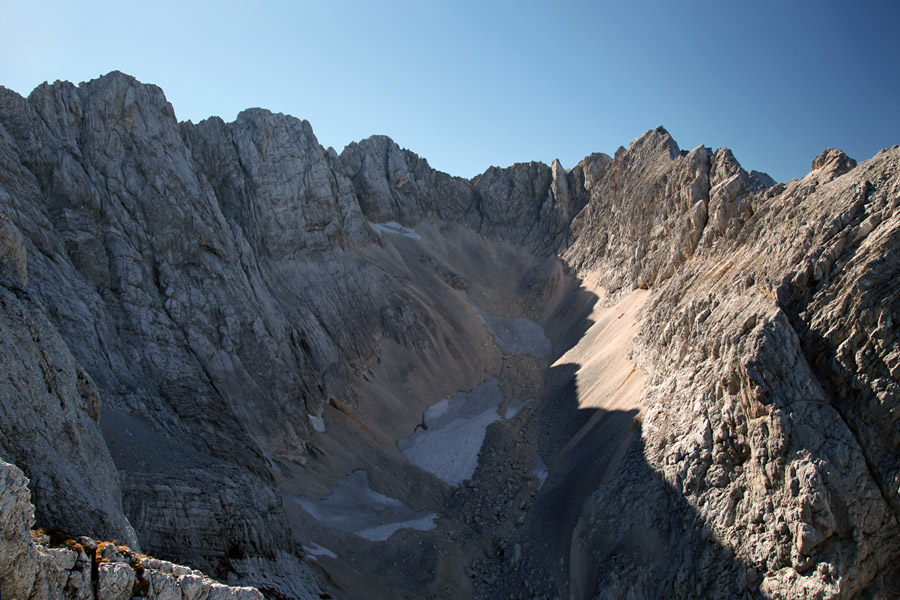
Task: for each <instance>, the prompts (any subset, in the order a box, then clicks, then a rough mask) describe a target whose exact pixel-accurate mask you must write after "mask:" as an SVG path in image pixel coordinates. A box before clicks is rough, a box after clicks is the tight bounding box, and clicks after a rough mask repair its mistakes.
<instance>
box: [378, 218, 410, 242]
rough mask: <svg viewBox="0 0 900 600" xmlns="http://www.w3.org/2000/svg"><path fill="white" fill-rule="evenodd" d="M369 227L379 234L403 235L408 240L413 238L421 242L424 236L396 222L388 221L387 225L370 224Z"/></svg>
mask: <svg viewBox="0 0 900 600" xmlns="http://www.w3.org/2000/svg"><path fill="white" fill-rule="evenodd" d="M369 227H371V228H372V229H374V230H375V231H376V232H377V233H382V234H383V233H390V234H392V235H402V236H406V237H408V238H412V239H414V240H421V239H422V236H421V235H419V234H418V233H416V230H415V229H410V228H408V227H404V226H403V225H401V224H400V223H397V222H395V221H388V222H387V223H369Z"/></svg>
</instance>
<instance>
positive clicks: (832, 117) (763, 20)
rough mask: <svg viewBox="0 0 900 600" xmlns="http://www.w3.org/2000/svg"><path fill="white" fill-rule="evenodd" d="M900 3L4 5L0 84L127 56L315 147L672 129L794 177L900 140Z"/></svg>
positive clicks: (442, 163) (480, 159) (638, 0)
mask: <svg viewBox="0 0 900 600" xmlns="http://www.w3.org/2000/svg"><path fill="white" fill-rule="evenodd" d="M898 30H900V3H898V2H896V0H890V1H875V0H860V1H857V2H847V1H844V2H829V1H826V0H818V1H817V0H780V1H769V0H760V1H756V2H747V3H738V2H729V1H724V2H723V1H722V0H718V1H715V2H713V1H693V0H685V1H682V2H674V1H671V0H669V1H661V0H660V1H653V0H635V1H631V2H628V1H626V2H622V1H621V0H619V1H617V2H604V1H594V2H554V3H550V2H532V1H527V0H520V1H515V2H513V1H495V2H490V1H488V0H482V2H468V1H465V0H457V1H454V2H442V1H434V2H428V1H426V0H420V1H418V2H406V1H390V0H383V1H381V2H374V1H349V0H319V1H317V2H308V1H305V0H296V1H293V2H288V1H284V2H274V1H265V0H262V1H258V2H255V3H250V2H223V1H219V2H188V1H186V0H183V1H181V2H171V1H169V0H155V1H154V2H140V3H138V2H115V3H113V2H91V1H89V0H82V1H80V2H61V1H56V0H53V1H43V2H38V1H30V2H29V1H19V0H3V2H2V3H0V85H3V86H5V87H8V88H11V89H13V90H15V91H17V92H19V93H21V94H23V95H27V94H28V93H29V92H30V91H31V89H33V88H34V87H35V86H36V85H38V84H39V83H41V82H43V81H45V80H49V81H54V80H56V79H64V80H70V81H73V82H76V83H77V82H80V81H85V80H89V79H93V78H95V77H97V76H99V75H101V74H103V73H107V72H109V71H111V70H114V69H118V70H121V71H124V72H126V73H129V74H131V75H134V76H135V77H137V78H138V79H140V80H141V81H144V82H147V83H154V84H157V85H159V86H160V87H162V88H163V90H164V91H165V92H166V95H167V97H168V99H169V100H170V101H171V102H172V104H173V105H174V107H175V112H176V115H177V116H178V118H179V119H190V120H192V121H195V122H197V121H200V120H202V119H204V118H206V117H208V116H210V115H219V116H221V117H222V118H224V119H226V120H229V121H230V120H232V119H234V117H235V116H236V114H237V113H238V112H239V111H240V110H242V109H244V108H247V107H251V106H262V107H264V108H268V109H271V110H273V111H276V112H284V113H288V114H292V115H294V116H297V117H300V118H304V119H307V120H309V121H310V123H311V124H312V126H313V130H314V131H315V132H316V135H317V137H318V138H319V141H320V142H321V143H322V144H323V145H325V146H334V147H335V148H336V149H337V150H338V151H340V150H341V149H342V148H343V147H344V146H345V145H346V144H347V143H349V142H351V141H355V140H359V139H362V138H365V137H367V136H369V135H373V134H386V135H389V136H390V137H392V138H393V139H394V140H395V141H396V142H397V143H398V144H400V145H401V146H403V147H406V148H409V149H411V150H413V151H414V152H416V153H418V154H420V155H421V156H424V157H425V158H427V159H428V160H429V162H430V163H431V164H432V166H434V167H436V168H438V169H441V170H444V171H447V172H449V173H452V174H454V175H461V176H465V177H471V176H474V175H476V174H477V173H480V172H483V171H484V170H485V169H486V168H487V167H488V166H491V165H497V166H507V165H510V164H512V163H514V162H522V161H528V160H541V161H544V162H548V163H549V162H550V161H552V160H553V159H554V158H559V159H560V160H561V161H562V163H563V165H564V166H565V167H572V166H574V165H575V164H576V163H577V162H578V161H579V160H580V159H581V158H583V157H584V156H585V155H587V154H590V153H591V152H607V153H610V154H612V153H613V152H615V150H616V148H617V147H618V146H620V145H626V146H627V145H628V143H629V142H630V141H631V140H632V139H634V138H635V137H637V136H639V135H640V134H641V133H643V132H644V131H646V130H648V129H651V128H653V127H656V126H657V125H663V126H665V127H666V128H667V129H668V130H669V132H670V133H671V134H672V135H673V136H674V138H675V139H676V140H677V141H678V143H679V145H680V146H681V147H682V148H684V149H691V148H693V147H695V146H697V145H699V144H705V145H707V146H710V147H713V148H717V147H720V146H727V147H729V148H732V150H733V151H734V153H735V155H736V156H737V158H738V160H740V161H741V163H742V164H743V165H744V166H745V167H746V168H748V169H757V170H762V171H767V172H768V173H769V174H771V175H772V176H773V177H775V178H776V179H778V180H782V181H783V180H789V179H791V178H793V177H800V176H802V175H804V174H805V173H806V172H807V171H808V170H809V164H810V162H811V161H812V159H813V158H814V157H815V156H816V155H817V154H818V153H819V152H820V151H821V150H823V149H824V148H826V147H829V146H834V147H838V148H843V149H844V150H845V151H846V152H847V153H848V154H850V155H851V156H853V157H854V158H857V159H866V158H869V157H871V156H872V155H873V154H875V153H876V152H877V151H878V150H879V149H881V148H882V147H885V146H891V145H894V144H897V143H900V41H898V40H900V37H898V35H897V31H898Z"/></svg>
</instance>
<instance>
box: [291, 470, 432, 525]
mask: <svg viewBox="0 0 900 600" xmlns="http://www.w3.org/2000/svg"><path fill="white" fill-rule="evenodd" d="M286 497H287V498H288V499H289V500H292V501H294V502H296V503H297V504H299V505H300V507H301V508H302V509H303V510H305V511H306V512H307V513H309V514H310V515H311V516H312V517H314V518H315V519H316V520H317V521H319V522H320V523H322V524H323V525H326V526H328V527H332V528H334V529H338V530H340V531H346V532H347V533H352V534H354V535H358V536H359V537H361V538H365V539H367V540H370V541H373V542H383V541H385V540H386V539H388V538H389V537H391V536H392V535H393V534H394V532H396V531H397V530H399V529H405V528H411V529H419V530H421V531H428V530H429V529H434V527H435V523H434V519H436V518H437V514H435V513H433V512H429V511H426V510H419V511H416V510H413V509H412V508H410V507H409V506H407V505H406V504H404V503H403V502H401V501H400V500H397V499H395V498H390V497H388V496H385V495H384V494H379V493H378V492H376V491H375V490H373V489H372V487H371V486H370V485H369V475H368V473H366V471H354V472H353V473H351V474H350V475H348V476H347V477H345V478H344V479H342V480H340V481H338V484H337V486H336V487H335V488H334V489H333V490H331V493H330V494H329V495H328V496H326V497H325V498H322V499H321V500H310V499H309V498H304V497H302V496H286Z"/></svg>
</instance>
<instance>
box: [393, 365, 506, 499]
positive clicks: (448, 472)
mask: <svg viewBox="0 0 900 600" xmlns="http://www.w3.org/2000/svg"><path fill="white" fill-rule="evenodd" d="M502 402H503V394H502V393H501V392H500V380H499V379H497V378H496V377H494V378H493V379H490V380H489V381H486V382H485V383H482V384H481V385H480V386H478V387H477V388H475V389H474V390H472V391H471V392H459V393H458V394H456V396H454V397H453V398H445V399H444V400H441V401H440V402H438V403H436V404H433V405H431V406H429V407H428V408H427V409H426V410H425V416H424V419H423V422H424V424H425V428H423V429H417V430H416V431H415V433H413V435H412V436H410V437H407V438H403V439H401V440H399V441H398V442H397V447H398V448H399V449H400V452H402V453H403V455H404V456H406V458H408V459H409V460H410V461H411V462H412V463H414V464H416V465H418V466H419V467H421V468H423V469H425V470H426V471H428V472H430V473H434V474H435V475H437V476H438V477H439V478H441V479H442V480H444V481H446V482H447V483H449V484H450V485H454V486H455V485H459V484H460V483H462V481H463V480H465V479H471V477H472V475H473V474H474V473H475V469H476V467H478V453H479V452H480V451H481V445H482V443H484V436H485V433H486V432H487V428H488V425H490V424H491V423H493V422H495V421H497V420H499V419H500V415H499V413H498V408H499V407H500V404H501V403H502Z"/></svg>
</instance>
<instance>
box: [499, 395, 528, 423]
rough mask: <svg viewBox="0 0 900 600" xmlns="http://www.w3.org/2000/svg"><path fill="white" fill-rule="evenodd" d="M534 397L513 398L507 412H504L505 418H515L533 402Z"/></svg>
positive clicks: (507, 406)
mask: <svg viewBox="0 0 900 600" xmlns="http://www.w3.org/2000/svg"><path fill="white" fill-rule="evenodd" d="M532 400H533V398H531V399H528V400H522V399H520V398H516V399H515V400H512V401H511V402H510V403H509V404H507V405H506V412H505V413H504V414H503V418H504V419H514V418H515V417H516V416H517V415H518V414H519V413H520V412H522V409H523V408H525V407H526V406H528V405H529V404H531V401H532Z"/></svg>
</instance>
